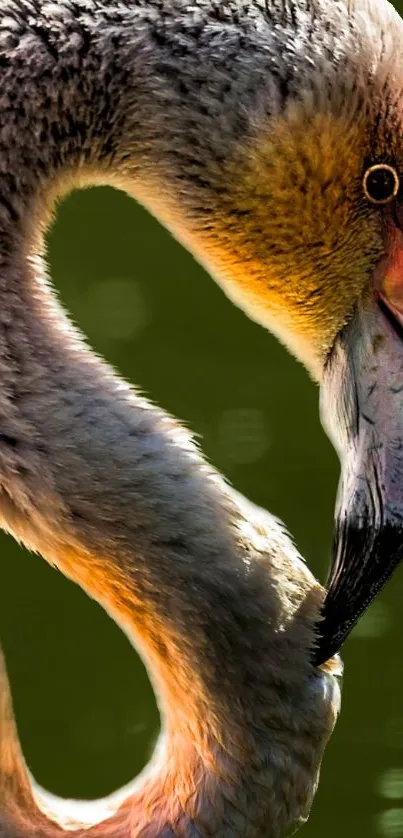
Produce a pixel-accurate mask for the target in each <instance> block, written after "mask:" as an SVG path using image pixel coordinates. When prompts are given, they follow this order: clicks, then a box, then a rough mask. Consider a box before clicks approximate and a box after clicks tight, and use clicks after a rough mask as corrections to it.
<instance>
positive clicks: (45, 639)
mask: <svg viewBox="0 0 403 838" xmlns="http://www.w3.org/2000/svg"><path fill="white" fill-rule="evenodd" d="M374 2H375V0H374ZM49 243H50V261H51V265H52V272H53V276H54V280H55V284H56V286H57V288H58V289H59V291H60V294H61V297H62V299H63V301H64V303H65V304H66V305H67V306H68V308H69V309H70V311H71V312H72V313H73V316H74V318H75V320H76V321H77V322H78V323H79V325H80V326H81V327H82V329H83V330H84V331H85V332H86V334H87V335H88V337H89V340H90V342H91V344H92V345H93V346H94V347H95V348H96V349H97V351H98V352H100V353H102V354H103V355H104V356H105V357H106V358H108V360H109V361H111V362H112V363H113V364H114V365H115V366H116V367H117V368H118V369H119V370H120V372H121V373H122V374H123V375H124V376H125V377H126V378H127V379H129V380H131V381H133V382H135V383H137V384H139V385H140V386H141V388H142V389H143V390H144V391H145V392H146V393H147V394H148V395H150V397H151V398H152V399H153V400H154V401H156V402H158V403H159V404H161V405H162V406H163V407H165V408H166V409H168V410H169V411H171V412H172V413H174V414H175V415H177V416H179V417H181V418H182V419H183V420H185V421H186V423H187V424H188V425H189V426H190V427H191V428H192V429H193V430H194V431H196V432H197V433H198V434H200V436H201V437H202V445H203V449H204V451H205V452H206V454H207V456H208V457H209V458H210V459H211V460H212V462H213V463H214V464H215V465H216V466H217V467H218V468H219V469H220V470H221V471H223V472H224V473H225V475H226V476H227V477H228V478H229V479H230V480H231V481H232V483H233V484H234V485H235V487H236V488H237V489H239V490H240V491H241V492H243V493H244V494H245V495H247V496H248V497H250V498H251V499H252V500H254V501H255V502H257V503H258V504H261V505H262V506H265V507H267V508H268V509H270V510H271V511H272V512H274V513H275V514H276V515H278V516H279V517H280V518H282V519H283V520H284V521H285V522H286V524H287V526H288V528H289V529H290V531H291V532H292V534H293V535H294V537H295V539H296V541H297V544H298V546H299V548H300V549H301V551H302V553H303V554H304V555H305V557H306V558H307V561H308V563H309V565H310V567H311V568H312V569H313V571H314V572H315V574H316V575H317V576H318V577H319V578H321V579H322V580H323V579H324V578H325V577H326V570H327V564H328V555H329V546H330V542H331V535H332V516H333V504H334V496H335V489H336V485H337V477H338V464H337V461H336V458H335V455H334V453H333V451H332V449H331V447H330V445H329V443H328V442H327V440H326V438H325V436H324V434H323V432H322V430H321V428H320V425H319V421H318V416H317V401H318V393H317V390H316V388H315V387H314V385H313V384H312V383H311V382H310V381H309V380H308V378H307V376H306V373H305V372H304V370H303V369H302V368H301V367H300V366H298V365H297V363H296V362H295V361H294V360H293V359H292V358H291V357H289V356H288V355H287V353H286V352H285V350H284V349H282V348H281V347H280V346H279V345H278V343H277V342H276V341H275V340H274V339H273V338H272V337H271V336H270V335H268V334H266V333H265V332H264V331H263V330H262V329H261V328H260V327H258V326H257V325H255V324H253V323H251V322H250V321H248V320H247V318H246V317H245V316H244V315H243V314H242V313H241V312H240V311H238V310H237V309H235V308H234V307H233V306H232V305H231V304H230V303H229V302H228V300H227V299H226V298H225V297H224V296H223V294H222V293H221V291H220V290H219V289H218V288H217V287H216V286H215V284H214V282H213V281H212V280H211V279H210V278H209V277H208V276H206V274H205V273H204V272H203V271H202V269H201V268H200V267H199V266H198V265H197V264H196V263H195V262H194V261H193V259H192V257H191V256H189V255H188V254H187V253H185V252H184V251H183V250H182V249H181V248H180V247H179V245H177V244H176V243H175V242H174V241H173V240H172V238H171V237H170V236H169V234H168V233H166V232H165V231H164V230H162V229H161V228H160V227H159V226H158V225H157V223H156V222H155V221H154V220H153V219H151V218H150V217H149V216H148V215H147V214H146V213H145V212H144V211H143V210H142V209H141V208H139V207H138V206H136V205H135V203H134V202H132V201H130V200H129V199H128V198H126V197H125V196H123V195H121V194H118V193H117V192H113V191H112V190H108V189H98V190H92V191H88V192H82V193H76V194H75V195H73V196H72V197H71V198H69V199H68V200H67V201H66V202H65V203H64V204H63V206H62V207H61V208H60V211H59V214H58V217H57V221H56V225H55V227H54V229H53V231H52V233H51V235H50V240H49ZM0 540H1V545H0V549H1V553H2V556H1V562H0V634H1V638H2V642H3V644H4V647H5V650H6V654H7V663H8V668H9V672H10V676H11V680H12V685H13V692H14V697H15V705H16V711H17V716H18V724H19V728H20V733H21V738H22V741H23V746H24V751H25V754H26V757H27V760H28V763H29V765H30V767H31V769H32V771H33V773H34V774H35V776H36V778H37V779H38V781H39V782H40V783H41V784H43V785H44V786H46V787H48V788H49V789H51V790H52V791H54V792H56V793H59V794H61V795H65V796H77V797H95V796H98V795H103V794H105V793H107V792H108V791H111V790H112V789H114V788H115V787H116V786H118V785H120V784H122V783H124V782H126V781H128V780H129V779H130V778H131V777H132V776H133V775H134V774H136V773H137V772H138V771H139V770H140V769H141V767H142V766H143V765H144V763H145V762H146V761H147V758H148V756H149V754H150V751H151V749H152V745H153V743H154V741H155V738H156V736H157V733H158V714H157V711H156V706H155V701H154V697H153V693H152V690H151V688H150V685H149V683H148V680H147V676H146V673H145V671H144V668H143V666H142V664H141V662H140V660H139V659H138V658H136V655H135V653H134V652H133V651H132V649H131V648H130V647H129V644H128V642H127V641H126V639H125V638H124V637H123V635H122V634H121V633H120V632H119V631H118V630H117V628H116V627H115V626H114V624H113V623H112V622H111V621H110V620H109V618H108V617H107V616H106V615H105V614H104V613H103V612H102V611H101V609H100V608H99V607H98V606H97V605H96V604H95V603H94V602H92V601H90V600H89V599H88V598H87V597H86V596H84V594H83V593H82V592H81V591H80V590H79V589H78V588H77V587H76V586H74V585H73V584H71V583H69V582H68V581H66V580H65V579H64V578H63V577H62V576H61V575H59V574H58V573H57V572H56V571H54V570H52V569H50V568H49V567H48V566H47V565H46V564H45V563H44V562H43V561H42V560H41V559H40V558H37V557H34V556H32V555H29V554H27V553H26V552H25V551H24V550H22V549H21V548H19V547H18V546H16V544H15V543H14V542H13V541H12V539H10V538H7V537H5V536H4V535H1V537H0ZM402 591H403V570H402V569H400V571H398V572H397V574H396V575H395V577H394V579H393V582H392V584H390V585H389V587H388V588H387V589H386V590H385V591H384V592H383V593H382V595H381V596H380V597H379V599H378V600H377V601H376V603H375V604H374V606H373V607H372V609H371V611H370V612H369V613H368V615H367V617H366V618H365V619H364V620H363V621H362V622H361V624H360V626H359V627H358V629H357V630H356V631H355V633H354V634H353V636H352V637H351V639H350V640H349V642H348V644H347V645H346V647H345V650H344V661H345V665H346V671H345V679H344V692H343V708H342V714H341V718H340V721H339V723H338V725H337V728H336V732H335V734H334V736H333V739H332V742H331V744H330V746H329V747H328V749H327V752H326V757H325V760H324V764H323V770H322V779H321V784H320V789H319V792H318V795H317V798H316V801H315V804H314V808H313V810H312V814H311V818H310V821H309V823H308V825H307V826H306V827H305V828H304V830H303V831H302V832H301V835H305V836H306V838H319V836H324V835H326V836H328V838H332V836H340V834H343V835H344V836H345V838H358V836H368V838H377V837H378V838H379V836H385V838H387V836H391V837H393V838H399V836H403V696H402V693H403V648H402V645H403V644H402V638H403V610H402V607H401V602H402Z"/></svg>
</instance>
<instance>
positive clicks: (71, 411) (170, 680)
mask: <svg viewBox="0 0 403 838" xmlns="http://www.w3.org/2000/svg"><path fill="white" fill-rule="evenodd" d="M6 6H9V12H10V13H9V16H8V17H7V15H6V9H2V17H1V20H0V87H1V89H2V91H3V93H2V105H1V108H2V125H1V127H0V475H1V492H0V523H1V526H2V527H3V528H4V529H6V530H8V531H10V532H12V533H13V535H14V536H15V537H16V538H18V539H19V540H21V541H22V542H23V543H24V544H25V545H26V546H27V547H28V548H30V549H33V550H36V551H38V552H40V553H41V554H42V555H43V556H44V557H45V558H46V559H47V560H48V561H49V562H51V563H53V564H55V565H57V566H58V567H59V568H60V569H61V570H62V571H63V573H65V574H66V575H67V576H70V577H71V578H72V579H74V580H75V581H77V582H78V583H79V584H80V585H81V586H82V587H83V588H84V589H85V590H87V591H88V592H89V593H90V594H91V595H92V596H94V597H95V598H96V599H97V600H98V601H99V602H100V603H101V604H102V605H103V606H104V607H105V608H106V609H107V610H108V611H109V612H110V613H111V614H112V616H113V617H114V619H115V620H116V621H117V622H119V624H120V625H121V626H122V628H123V629H124V630H125V631H126V632H127V633H128V634H129V636H130V637H131V638H132V640H133V642H134V643H135V644H136V646H137V647H138V648H139V650H140V652H141V653H142V654H143V656H144V659H145V661H146V663H147V664H148V667H149V671H150V673H151V678H152V680H153V683H154V685H155V689H156V693H157V696H158V699H159V702H160V707H161V713H162V717H163V722H164V728H165V734H164V738H163V740H162V744H161V746H160V751H159V753H157V754H156V756H155V758H154V760H153V761H152V763H151V766H150V769H149V772H148V774H146V775H145V778H144V780H143V781H142V785H141V787H140V788H139V789H138V790H137V791H136V792H135V795H134V797H133V799H132V804H131V809H130V816H129V815H128V817H129V820H130V823H131V826H130V829H131V830H132V832H131V834H132V835H136V836H137V835H139V836H140V835H141V836H144V837H145V836H150V838H151V836H152V837H153V838H154V836H159V835H160V836H161V838H162V836H167V837H168V836H171V835H173V834H175V835H178V836H179V835H180V836H182V835H183V836H193V835H199V834H203V835H204V834H206V835H207V834H214V835H218V834H220V835H224V834H228V835H231V836H237V835H239V836H241V835H242V836H246V835H248V836H249V835H250V836H251V838H253V836H259V835H271V836H273V837H274V836H277V835H279V834H281V830H282V829H283V827H284V825H287V824H288V823H289V822H290V821H291V820H293V819H294V817H295V816H296V813H298V814H299V813H300V812H301V809H303V807H304V805H305V803H304V804H303V803H301V800H305V798H304V795H303V794H302V795H301V790H300V785H299V784H296V786H295V789H296V790H295V792H294V791H293V790H292V791H291V792H289V791H288V792H287V794H285V789H286V788H288V789H289V788H291V789H292V788H293V784H292V783H291V785H290V783H289V782H288V780H287V782H286V783H283V782H282V777H283V772H284V771H286V773H287V776H288V773H289V771H290V770H291V774H292V773H293V772H294V770H295V771H298V772H299V773H300V774H301V773H302V775H303V777H304V779H303V785H304V787H305V785H306V797H309V788H310V783H311V774H312V765H314V764H316V762H317V743H315V747H313V743H311V744H307V743H305V745H304V747H303V748H302V750H301V748H300V744H299V743H294V742H293V737H294V733H293V714H294V713H295V709H296V706H299V703H300V696H301V694H302V695H303V699H302V704H301V708H300V709H301V713H302V715H304V714H305V713H306V714H307V718H308V717H309V713H310V710H311V705H310V701H307V699H306V696H305V694H304V689H305V688H306V689H308V685H309V683H310V680H311V678H312V669H311V665H310V662H309V655H310V651H309V650H310V646H311V644H312V642H313V638H314V625H315V622H316V619H317V616H318V608H319V601H320V596H321V594H320V590H319V587H318V586H316V585H315V584H314V583H313V581H312V578H311V577H310V575H309V574H308V573H307V572H306V571H305V570H304V569H303V567H302V564H299V563H298V562H297V566H295V559H293V551H292V547H291V546H290V544H289V542H288V541H287V539H286V538H285V536H284V535H283V534H282V532H281V531H280V529H279V527H278V526H277V525H276V524H275V522H274V521H272V520H271V519H269V522H268V525H267V521H264V520H263V519H262V518H261V516H260V514H259V513H257V512H255V511H254V510H251V509H249V508H247V507H246V505H245V504H243V503H242V502H240V501H238V500H237V498H236V496H235V495H234V494H233V493H231V492H230V490H229V489H228V488H227V487H226V485H225V483H224V481H223V480H222V479H221V477H220V476H219V475H217V474H216V473H215V472H214V471H213V469H211V468H210V467H209V466H208V465H207V464H206V463H205V462H204V460H203V459H202V457H201V455H200V453H199V452H198V450H197V448H196V447H195V445H194V443H193V442H192V440H191V439H190V437H189V435H188V434H187V433H186V432H185V431H184V430H183V429H182V428H181V427H180V426H179V425H178V424H177V423H176V422H175V421H174V420H172V419H171V418H170V417H168V416H167V415H166V414H164V413H163V412H162V411H160V410H158V409H156V408H154V407H152V406H151V405H150V404H149V403H148V402H146V401H145V400H144V399H142V398H140V397H139V396H138V395H137V394H136V392H135V391H134V390H132V389H130V388H129V387H128V386H127V385H126V384H125V383H124V382H122V380H121V379H119V377H118V376H116V374H115V373H114V372H113V371H112V370H111V369H110V368H109V367H108V366H107V365H106V364H104V363H103V362H102V361H100V360H99V359H98V358H96V357H95V356H94V355H93V354H92V353H91V352H90V350H89V349H88V348H87V347H86V345H85V343H84V342H83V340H82V338H81V336H80V334H78V332H77V331H76V330H74V329H73V327H72V326H71V324H70V322H69V321H68V319H67V318H66V315H65V314H64V312H63V311H62V310H61V309H60V308H59V306H58V304H57V302H56V300H55V297H54V295H53V292H52V290H51V288H50V287H49V285H48V284H47V282H46V278H45V272H44V267H43V264H42V261H41V253H42V251H43V234H44V230H45V228H46V225H47V222H48V219H49V217H50V214H51V211H52V208H53V204H54V200H55V197H56V196H58V195H59V194H60V193H61V192H63V191H66V189H68V188H70V187H71V186H72V185H74V184H75V185H80V184H82V183H89V182H95V183H97V182H103V183H112V184H115V185H118V186H122V187H125V188H129V189H130V191H131V192H133V193H134V194H136V195H137V196H138V197H139V199H140V200H142V201H144V202H145V203H148V204H151V206H152V208H153V209H154V211H155V212H156V213H157V214H161V215H163V216H164V214H165V216H164V217H165V220H166V221H167V223H168V224H171V226H173V227H174V228H177V227H178V226H181V229H182V228H183V229H184V230H186V221H185V220H184V219H185V216H186V212H187V211H186V200H187V192H186V190H187V186H186V184H185V183H184V182H183V181H182V182H181V181H180V178H179V172H180V169H181V165H182V163H183V160H184V154H185V147H187V146H188V145H189V143H190V145H191V143H192V137H193V138H194V139H195V138H196V135H197V133H198V125H197V120H196V121H195V122H194V124H193V123H192V119H191V118H190V116H189V112H187V111H186V112H185V116H184V115H183V112H182V110H181V109H180V107H179V104H180V102H179V97H180V96H181V95H182V96H185V97H186V96H187V93H186V90H184V91H183V90H182V91H181V90H180V86H178V85H177V84H176V82H175V85H174V86H172V73H174V71H175V62H174V63H173V64H172V66H170V64H169V56H171V55H172V54H173V53H172V50H171V51H170V50H168V51H167V49H166V44H167V42H168V41H169V37H168V36H169V33H167V32H166V31H165V25H166V23H167V21H166V20H165V18H164V14H163V10H162V7H161V8H160V7H159V5H158V4H156V5H155V6H150V5H148V6H147V8H145V7H144V8H143V7H142V6H141V5H140V6H138V8H136V10H134V9H133V6H132V5H128V6H127V7H122V5H121V4H116V5H115V4H114V3H110V4H108V5H106V6H105V7H103V8H102V9H99V8H98V5H97V4H94V6H93V7H92V6H91V4H90V3H88V2H85V3H83V4H82V5H81V4H80V3H76V4H74V5H73V4H71V5H66V6H64V5H63V7H61V6H57V7H56V6H52V5H51V4H50V5H49V6H47V4H46V3H45V4H44V5H43V9H42V10H41V12H39V13H38V12H37V9H36V6H35V17H34V18H33V19H32V21H31V20H30V19H28V18H29V16H28V17H26V16H24V18H23V17H22V16H21V9H20V7H19V6H18V4H15V2H11V0H10V2H9V3H6ZM24 8H25V6H24ZM61 8H63V18H62V19H61V18H60V16H59V11H60V9H61ZM52 10H53V11H52ZM128 16H130V26H129V25H128V20H127V18H128ZM195 25H196V24H195ZM169 26H170V27H171V30H170V31H171V34H172V33H174V30H175V20H174V19H171V21H170V22H169ZM164 32H165V34H164ZM167 38H168V41H167ZM176 38H177V40H176V42H175V43H177V47H178V49H179V48H180V49H182V54H183V56H184V57H183V67H182V76H181V79H182V82H181V83H182V84H184V85H185V88H186V77H187V75H189V77H190V76H191V75H192V74H194V72H195V65H194V62H195V61H196V62H198V57H197V54H196V55H194V54H193V53H192V55H193V58H192V61H193V65H191V64H190V63H189V62H190V61H191V53H189V54H188V53H187V51H186V43H185V42H183V44H182V36H181V35H180V34H179V36H178V35H177V36H176ZM181 44H182V46H181ZM19 51H20V52H21V55H22V56H23V59H24V60H23V61H22V62H21V63H20V64H18V66H19V70H18V74H16V73H15V66H16V64H15V62H18V54H19ZM183 51H184V52H183ZM1 56H3V58H1ZM150 61H151V62H152V63H153V67H154V70H155V72H156V67H157V65H160V70H159V72H160V76H161V77H160V83H159V86H157V89H153V88H152V79H153V78H155V77H156V76H155V73H154V75H153V72H152V71H151V70H152V68H151V70H150ZM170 70H171V76H170ZM200 72H201V73H203V72H204V69H203V68H200ZM161 74H162V75H161ZM157 78H158V75H157ZM150 85H151V86H150ZM223 85H224V87H225V80H223ZM212 107H213V103H212ZM194 108H195V110H194V113H195V114H196V113H197V109H196V103H194ZM167 109H168V111H169V116H170V119H171V120H172V121H173V124H174V125H175V126H176V127H175V130H174V129H173V128H172V126H171V123H169V125H170V127H169V130H167V128H166V118H167ZM233 113H234V119H236V115H237V114H236V108H234V109H233ZM210 116H211V114H210ZM204 117H205V119H206V125H207V128H206V133H205V135H204V136H205V142H206V145H209V144H210V142H211V141H212V140H211V137H210V135H209V127H208V126H209V116H208V114H207V115H206V114H204ZM186 120H188V123H187V122H186ZM189 120H190V121H189ZM179 130H181V131H182V134H178V135H175V131H179ZM186 131H187V132H188V135H187V136H185V133H184V132H186ZM235 134H236V131H235V129H234V125H229V124H227V125H225V126H223V132H222V136H221V137H220V143H221V150H220V148H219V147H218V146H216V148H215V153H216V154H217V155H219V154H220V153H221V154H223V153H224V152H225V148H226V143H227V142H229V139H228V138H229V137H230V136H231V137H234V135H235ZM199 141H201V140H200V137H199ZM216 142H218V140H216ZM188 165H189V166H190V170H192V165H193V164H192V162H191V161H190V162H189V160H188ZM164 167H165V168H164ZM195 177H196V179H197V178H200V177H201V175H200V173H198V174H197V176H196V175H195ZM190 180H191V179H190ZM174 182H175V184H176V185H175V186H174ZM181 183H182V185H181ZM181 190H182V191H181ZM181 201H182V204H183V206H185V209H184V210H183V212H182V215H181V211H180V206H181ZM168 207H169V211H170V215H169V217H168V210H167V208H168ZM183 235H184V237H185V238H186V233H184V234H183ZM295 574H297V576H298V585H295ZM301 689H302V693H301ZM315 700H316V699H315ZM330 715H331V721H330V718H328V717H327V716H326V720H325V721H324V724H323V725H322V728H321V730H322V734H323V729H329V731H330V728H331V725H332V723H333V711H332V713H331V714H330ZM306 727H307V729H308V727H309V725H308V724H307V725H306ZM284 730H285V731H286V732H287V733H286V734H284ZM289 735H290V736H291V738H290V743H289V747H290V748H291V749H292V751H293V757H292V759H293V764H292V767H291V768H290V766H289V765H287V766H286V762H285V761H284V758H283V756H284V751H286V752H287V754H288V751H287V747H288V746H286V745H285V740H284V736H286V738H287V736H289ZM305 775H306V776H305ZM273 807H275V811H276V816H275V822H273V824H272V826H271V827H270V830H271V831H267V823H268V819H269V818H270V812H271V810H272V809H273ZM125 811H126V810H125ZM125 817H126V815H125ZM252 824H256V827H254V826H252ZM224 830H227V831H226V832H225V831H224ZM247 830H248V831H247ZM89 834H90V833H88V835H89ZM105 834H106V833H105V831H104V832H102V835H105Z"/></svg>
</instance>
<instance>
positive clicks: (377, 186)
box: [362, 163, 400, 206]
mask: <svg viewBox="0 0 403 838" xmlns="http://www.w3.org/2000/svg"><path fill="white" fill-rule="evenodd" d="M362 185H363V188H364V194H365V197H366V198H367V200H368V201H370V202H371V204H375V205H377V206H381V205H383V204H390V202H391V201H393V200H394V199H395V198H396V195H397V193H398V192H399V189H400V178H399V175H398V173H397V171H396V169H395V168H394V167H393V166H389V164H388V163H377V164H376V165H375V166H370V167H369V169H367V171H366V172H365V175H364V179H363V182H362Z"/></svg>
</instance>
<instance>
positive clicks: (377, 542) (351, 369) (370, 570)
mask: <svg viewBox="0 0 403 838" xmlns="http://www.w3.org/2000/svg"><path fill="white" fill-rule="evenodd" d="M389 245H390V246H389V247H388V250H387V256H386V257H385V258H384V259H383V260H382V262H381V263H380V265H379V272H378V273H377V277H376V286H377V290H376V293H374V294H371V296H370V298H369V299H366V300H364V301H363V302H362V303H361V304H360V305H359V306H358V307H357V309H356V312H355V315H354V316H353V318H352V319H351V321H350V322H349V324H348V325H347V326H346V327H345V328H344V329H343V331H342V332H341V333H340V334H339V336H338V338H337V340H336V343H335V346H334V348H333V350H332V353H331V356H330V358H329V359H328V362H327V365H326V369H325V373H324V378H323V382H322V388H321V415H322V421H323V424H324V426H325V429H326V431H327V433H328V434H329V437H330V438H331V440H332V442H333V443H334V445H335V447H336V449H337V450H338V453H339V456H340V460H341V479H340V484H339V490H338V497H337V504H336V519H335V535H334V542H333V552H332V560H331V567H330V574H329V578H328V581H327V594H326V598H325V602H324V606H323V612H322V620H321V622H320V623H319V625H318V643H317V646H316V648H315V652H314V662H315V665H317V666H319V665H320V664H322V663H323V662H324V661H326V660H327V659H328V658H329V657H331V656H332V655H334V654H335V653H336V652H337V651H338V650H339V649H340V646H341V645H342V643H343V642H344V640H345V639H346V637H347V636H348V634H349V633H350V631H351V629H352V628H353V626H354V625H355V623H356V622H357V620H358V618H359V617H360V615H361V614H362V613H363V612H364V610H365V609H366V608H367V606H368V605H369V603H370V602H371V600H372V599H373V598H374V596H375V595H376V594H377V592H378V591H379V590H380V589H381V588H382V587H383V585H384V584H385V582H386V581H387V580H388V579H389V577H390V576H391V574H392V573H393V571H394V569H395V568H396V566H397V565H398V563H399V562H400V560H401V559H402V558H403V325H402V324H403V233H402V232H401V231H400V230H399V229H397V228H395V229H394V230H393V235H392V236H390V237H389Z"/></svg>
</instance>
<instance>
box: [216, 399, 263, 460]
mask: <svg viewBox="0 0 403 838" xmlns="http://www.w3.org/2000/svg"><path fill="white" fill-rule="evenodd" d="M218 439H219V444H220V446H221V448H222V450H223V453H224V455H225V457H226V458H227V460H229V461H231V462H233V463H239V464H241V465H243V464H244V465H246V464H248V463H254V462H256V461H257V460H260V458H261V457H262V456H263V454H264V453H265V452H266V450H267V448H268V446H269V436H268V431H267V427H266V418H265V415H264V413H263V411H261V410H258V409H257V408H247V407H238V408H233V409H232V410H226V411H224V413H223V414H222V415H221V418H220V421H219V424H218Z"/></svg>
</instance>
